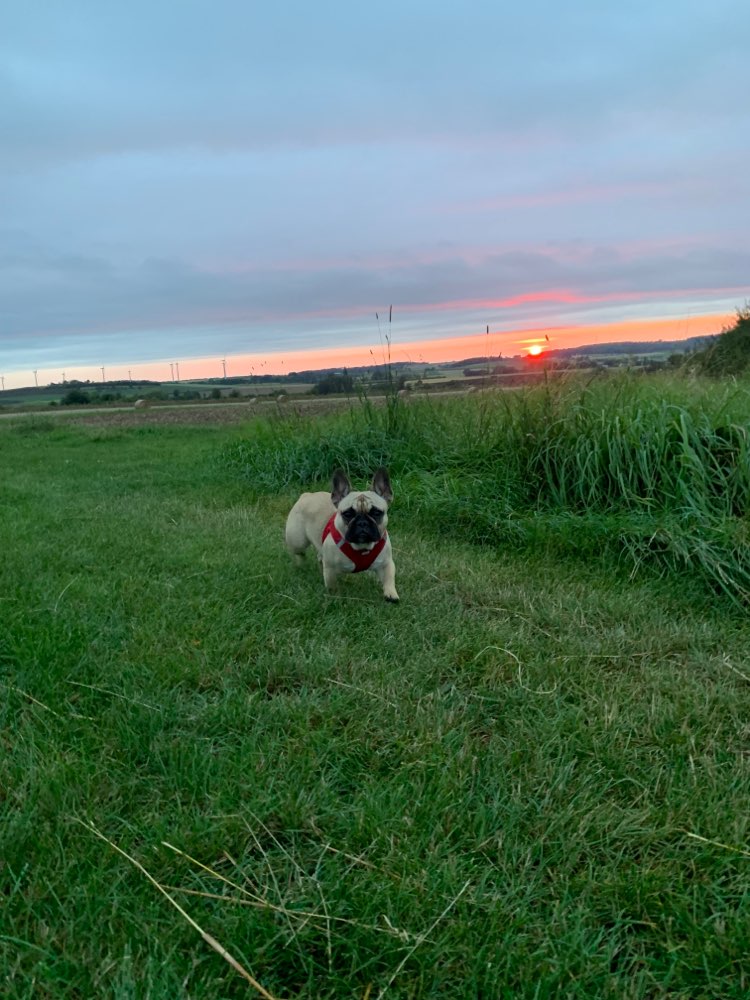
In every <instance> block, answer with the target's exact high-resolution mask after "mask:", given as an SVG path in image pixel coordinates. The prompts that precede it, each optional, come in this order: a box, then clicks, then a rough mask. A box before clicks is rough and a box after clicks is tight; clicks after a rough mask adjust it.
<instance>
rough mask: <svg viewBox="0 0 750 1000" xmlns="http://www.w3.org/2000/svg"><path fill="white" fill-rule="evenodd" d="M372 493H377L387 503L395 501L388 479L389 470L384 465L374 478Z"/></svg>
mask: <svg viewBox="0 0 750 1000" xmlns="http://www.w3.org/2000/svg"><path fill="white" fill-rule="evenodd" d="M372 492H373V493H377V495H378V496H379V497H382V498H383V499H384V500H385V502H386V503H390V502H391V500H393V490H392V489H391V481H390V479H389V478H388V470H387V469H384V468H383V467H382V465H381V467H380V468H379V469H377V470H376V471H375V475H374V476H373V477H372Z"/></svg>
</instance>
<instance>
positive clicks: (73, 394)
mask: <svg viewBox="0 0 750 1000" xmlns="http://www.w3.org/2000/svg"><path fill="white" fill-rule="evenodd" d="M90 402H91V396H90V395H89V394H88V393H87V392H86V391H85V390H84V389H68V391H67V392H66V393H65V395H64V396H63V398H62V399H61V400H60V403H61V405H62V406H83V405H85V404H86V403H90Z"/></svg>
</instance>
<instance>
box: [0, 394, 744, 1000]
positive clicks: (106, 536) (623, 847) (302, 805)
mask: <svg viewBox="0 0 750 1000" xmlns="http://www.w3.org/2000/svg"><path fill="white" fill-rule="evenodd" d="M482 405H483V404H482V403H481V401H480V403H478V404H477V406H478V407H480V409H481V406H482ZM493 405H494V404H493ZM415 410H416V411H417V412H418V410H419V408H418V407H416V408H415V407H413V408H412V409H411V411H410V412H411V413H413V412H415ZM384 412H385V413H386V417H384V419H389V418H390V419H395V420H402V419H404V417H403V414H402V413H395V414H393V413H390V414H389V411H387V410H386V411H384ZM431 412H432V411H431ZM447 413H448V411H446V414H447ZM408 419H410V420H411V419H412V418H411V417H409V418H408ZM413 419H415V420H417V418H413ZM435 419H436V418H435V417H434V414H433V420H432V423H433V425H434V420H435ZM445 419H446V421H447V420H448V416H446V418H445ZM452 419H455V420H457V421H458V420H459V417H458V415H455V414H454V417H453V418H452ZM462 419H463V418H462ZM465 419H466V421H467V424H466V434H467V436H466V438H465V439H464V446H469V445H471V441H472V438H471V437H470V436H469V435H468V432H469V430H471V427H472V426H474V425H472V424H471V420H473V419H479V418H475V417H466V418H465ZM482 419H489V418H482ZM321 426H324V427H326V428H329V429H330V427H329V425H328V424H326V423H325V422H324V424H322V425H321ZM330 426H339V427H344V426H345V425H343V424H342V425H330ZM444 426H447V424H445V425H444ZM396 430H398V429H397V428H396ZM355 432H356V427H354V426H351V427H350V429H349V430H348V431H347V433H350V434H351V438H350V442H351V447H352V448H355V445H356V443H357V442H359V444H360V445H361V443H362V442H361V439H357V438H356V434H355ZM266 433H267V434H269V435H275V436H276V438H277V441H278V448H277V451H276V456H277V461H278V463H279V466H278V468H275V467H274V469H273V470H271V471H270V472H269V473H268V475H269V480H268V482H267V484H266V485H265V486H263V488H259V486H258V484H257V483H256V484H255V485H254V487H253V490H252V491H250V490H249V489H248V485H247V481H246V480H243V479H242V478H241V477H240V476H238V475H237V466H236V465H235V464H232V463H231V462H229V461H228V458H231V457H233V456H234V457H235V458H236V456H237V454H238V453H240V452H242V453H243V454H245V457H246V458H247V454H248V441H249V440H250V439H251V436H254V437H255V439H256V440H257V441H258V442H259V448H266V445H265V443H264V442H266V438H265V437H264V436H263V435H264V434H266ZM306 433H307V434H312V433H313V432H312V431H306V430H305V428H304V425H300V426H297V425H296V424H294V422H293V421H292V420H291V419H290V418H283V419H270V420H269V422H268V423H262V422H256V423H255V424H253V425H252V427H248V428H246V429H241V430H239V431H238V430H230V429H227V428H221V429H214V428H190V429H187V428H184V429H180V428H174V427H165V428H159V427H151V426H149V427H147V428H137V429H132V430H111V431H110V430H107V429H106V428H104V429H102V428H98V429H96V430H94V429H89V428H86V427H83V426H77V427H71V426H66V427H58V426H57V425H56V424H54V423H53V422H52V421H35V422H34V423H29V424H21V423H18V424H17V425H14V426H3V427H1V428H0V463H1V464H2V469H3V475H2V479H1V480H0V546H1V550H2V553H3V558H2V560H1V561H0V620H2V623H3V628H2V631H0V684H1V685H2V687H3V696H2V701H1V702H0V718H1V719H2V722H1V723H0V725H1V727H2V728H1V732H2V741H3V752H2V754H0V858H2V869H0V871H1V875H0V878H1V879H2V883H1V886H2V892H3V908H2V923H1V924H0V967H1V968H2V982H3V990H4V995H6V996H8V997H10V998H20V997H28V998H31V997H34V998H37V997H49V998H57V997H66V998H67V997H87V998H88V997H93V996H112V997H117V998H135V997H149V998H175V997H212V998H213V997H222V998H229V997H235V996H236V997H239V996H243V997H245V996H253V995H256V994H255V993H254V991H253V989H252V988H251V987H250V986H249V985H248V984H247V983H246V982H245V981H244V980H243V979H242V978H241V977H240V976H239V975H238V974H237V973H236V972H235V971H233V970H232V969H231V968H230V966H229V965H228V964H227V963H226V962H224V961H223V960H222V958H221V957H219V956H218V955H217V954H215V952H214V951H212V950H211V949H210V948H209V947H208V946H207V945H206V944H205V942H204V941H202V940H201V938H200V937H199V935H198V934H197V933H196V931H195V930H194V929H192V928H191V927H190V926H189V925H188V924H187V922H186V921H185V920H184V919H183V917H182V916H180V914H178V913H177V912H176V910H174V909H173V908H172V907H171V906H170V904H169V903H168V901H167V900H165V899H164V898H163V896H161V895H160V894H159V892H158V891H157V890H156V889H155V887H154V886H153V885H152V884H151V883H150V882H149V881H148V880H147V879H146V877H145V876H144V875H143V874H142V873H141V872H140V871H139V870H137V869H136V868H135V867H134V866H133V865H132V864H131V863H130V862H128V861H127V860H126V859H124V858H123V857H122V856H120V855H119V854H118V853H117V852H116V851H115V850H114V849H113V848H112V847H110V846H109V845H108V844H106V843H104V842H103V841H102V840H100V839H99V838H97V837H96V836H95V835H94V833H93V832H91V830H90V829H89V828H87V827H86V826H84V825H82V823H84V824H87V823H89V824H94V826H95V827H96V829H98V830H99V831H101V833H102V834H103V835H104V836H106V837H107V838H108V839H109V840H110V841H111V842H112V843H113V844H116V845H118V846H119V847H121V848H122V849H123V850H125V851H127V852H128V853H129V854H130V855H131V856H132V857H133V858H134V859H136V860H137V861H138V862H139V863H140V864H142V865H143V866H144V867H145V868H146V869H147V870H148V871H149V872H150V873H151V875H152V876H153V877H154V878H155V879H157V880H158V881H159V882H160V883H161V884H163V885H164V886H171V887H173V888H172V889H170V890H169V891H170V892H171V893H172V895H173V897H174V898H175V899H176V900H178V901H179V903H180V905H181V906H183V907H184V908H185V910H186V911H187V912H188V913H189V914H190V915H191V917H192V918H193V919H195V920H196V921H197V922H198V923H199V924H200V925H201V927H203V928H204V929H205V931H206V932H208V933H210V934H211V935H213V937H214V938H216V939H217V940H218V941H219V942H220V943H221V945H223V946H224V947H225V948H226V949H227V950H228V951H229V952H231V953H232V955H234V956H235V958H236V959H237V960H238V961H239V962H240V963H241V964H242V965H243V966H244V967H245V968H247V969H248V970H249V971H250V972H251V973H252V975H253V976H255V977H256V979H257V980H259V981H260V983H262V984H263V986H264V987H265V988H266V989H267V990H268V991H269V992H270V993H271V994H272V995H273V996H275V997H278V998H282V997H283V998H296V997H298V998H321V1000H322V998H359V1000H362V998H364V997H365V996H369V997H371V998H374V997H377V996H380V995H384V996H386V997H388V998H404V1000H405V998H456V997H474V998H480V997H481V998H489V997H493V998H495V997H498V998H501V997H502V998H505V997H507V998H510V997H514V998H515V997H528V998H532V997H540V998H541V997H565V998H583V997H597V998H598V997H605V998H607V997H611V998H623V1000H624V998H629V1000H630V998H637V1000H641V998H643V1000H647V998H648V1000H650V998H655V997H659V998H661V997H664V998H667V997H669V998H676V997H681V998H685V1000H688V998H690V1000H699V998H706V1000H708V998H719V997H721V998H724V997H726V998H737V1000H739V998H741V997H743V998H744V997H745V996H747V994H748V989H749V987H750V983H748V972H747V961H746V960H747V954H748V947H749V946H750V873H749V871H748V864H749V863H750V859H748V857H747V855H746V854H743V853H741V852H742V851H747V850H748V840H749V838H748V825H749V818H750V773H749V771H748V759H749V758H748V753H749V751H750V746H749V745H748V727H747V719H748V711H749V710H750V680H748V678H749V677H750V666H748V662H747V659H748V658H747V649H748V648H749V643H748V639H749V638H750V636H749V635H748V631H749V629H748V624H747V618H746V614H745V613H744V612H742V611H740V610H739V609H738V608H737V606H736V604H734V603H733V602H731V601H730V600H728V599H727V598H726V597H725V596H723V595H722V593H721V592H719V593H718V594H716V595H715V596H713V597H710V595H709V597H710V599H707V592H706V588H705V584H704V582H703V581H702V580H701V579H700V578H697V577H693V576H691V575H677V574H675V573H671V572H670V573H669V574H666V575H665V576H664V577H663V578H661V579H659V578H656V577H655V576H654V575H652V574H643V575H641V576H639V577H637V578H636V579H634V580H631V579H629V578H628V572H627V570H628V567H627V566H625V565H618V564H617V563H616V562H612V561H609V557H608V556H607V555H606V553H605V555H604V556H603V557H601V558H591V559H588V560H587V559H583V558H580V556H581V555H582V554H585V553H582V552H578V553H577V556H576V558H561V557H560V554H559V552H557V551H556V550H555V549H554V546H549V545H544V544H542V545H539V546H537V547H534V546H533V545H532V544H525V545H524V546H523V547H522V548H521V549H520V550H519V549H518V547H517V546H516V545H515V544H512V543H511V542H510V541H509V540H508V538H507V537H506V539H505V541H503V540H502V538H501V537H500V536H498V539H499V540H495V541H494V542H493V543H492V544H487V542H485V543H484V544H478V542H479V541H480V539H479V538H478V537H472V536H471V535H470V533H469V532H467V530H465V528H464V527H463V526H462V524H463V522H458V525H457V526H458V530H456V531H451V530H448V529H447V528H446V526H445V525H443V526H441V527H439V528H436V527H435V524H434V522H433V516H432V515H433V512H434V510H435V509H436V507H437V499H435V508H433V507H430V506H429V505H428V504H427V502H426V499H425V497H426V496H428V492H427V491H422V492H421V493H420V491H419V489H417V490H416V493H417V499H416V500H414V499H413V498H411V497H410V490H412V488H413V487H414V484H415V483H417V482H418V480H419V476H418V475H417V473H416V471H409V470H408V469H407V468H405V467H404V468H400V469H399V468H398V467H397V468H396V472H395V473H394V476H393V480H394V486H395V489H396V501H395V504H394V507H393V511H392V518H391V523H390V525H389V528H390V529H391V534H392V538H393V544H394V552H395V558H396V564H397V569H398V586H399V592H400V594H401V598H402V601H401V604H400V605H398V606H396V607H394V606H391V605H388V604H386V603H385V602H383V601H382V598H381V596H380V593H379V589H378V587H377V584H376V582H375V580H374V579H373V578H370V577H369V576H368V577H363V578H357V579H351V580H347V581H344V583H345V584H346V585H342V587H341V591H340V593H339V595H338V596H335V597H329V596H327V595H326V594H325V593H324V591H323V587H322V582H321V580H320V574H319V571H318V569H317V567H316V566H315V565H314V564H313V562H312V561H310V563H309V564H308V565H307V566H306V567H305V568H304V569H302V570H301V571H300V570H295V569H294V567H293V566H292V565H291V562H290V561H289V560H288V559H287V558H286V553H285V552H284V551H283V544H282V537H283V522H284V517H285V514H286V511H287V509H288V507H289V504H290V502H291V501H292V499H293V498H294V496H295V493H296V490H297V488H296V486H295V485H293V484H292V483H291V481H290V483H289V485H287V486H285V487H284V488H283V489H278V488H276V489H274V488H273V482H272V480H271V478H270V477H271V475H274V476H278V475H280V474H281V473H280V471H279V470H281V472H283V470H284V469H285V468H287V465H285V464H284V463H285V462H287V463H288V469H292V470H293V468H294V465H293V462H292V459H291V458H289V455H288V454H287V456H286V458H284V453H285V452H287V451H288V449H289V448H290V447H291V445H290V444H289V442H291V441H293V440H296V438H297V437H299V435H304V434H306ZM341 433H342V434H343V433H344V431H343V430H342V431H341ZM398 433H399V434H402V433H405V432H403V431H402V430H398ZM460 433H464V432H463V431H460V430H457V431H456V434H457V435H458V434H460ZM295 436H296V437H295ZM435 436H436V437H439V435H437V434H436V435H435ZM426 437H427V435H426V434H424V433H423V435H422V438H423V439H425V438H426ZM368 440H370V439H368ZM342 442H343V443H342ZM334 444H335V447H333V448H332V451H331V453H330V455H329V454H328V453H327V454H326V456H324V457H325V458H326V460H328V458H336V457H342V456H340V455H339V454H338V453H337V452H336V448H339V447H341V448H343V447H344V446H345V440H344V439H343V438H340V437H336V438H335V441H334ZM454 444H455V442H446V443H445V444H444V454H448V453H449V451H450V449H451V448H453V447H454ZM357 446H358V445H357ZM390 447H391V445H390V444H389V439H388V436H387V435H386V436H385V437H384V438H381V439H379V440H375V439H374V438H372V439H371V440H370V443H369V444H368V448H370V451H368V452H363V451H357V450H352V451H350V452H349V453H348V455H347V454H344V455H343V457H344V458H348V459H349V461H348V462H347V464H348V465H349V466H350V467H351V468H352V471H353V472H355V473H357V474H358V473H359V472H360V468H359V463H361V464H362V465H363V466H365V465H367V466H368V467H369V464H370V462H371V461H372V460H374V459H375V458H377V457H378V456H381V457H389V456H388V455H387V454H386V453H387V452H388V449H389V448H390ZM435 447H436V446H435ZM477 453H478V451H477ZM258 454H260V452H259V453H258ZM264 454H266V455H272V450H271V449H270V446H269V447H267V448H266V450H265V452H264ZM295 455H297V456H298V458H299V461H300V462H302V463H303V464H302V465H301V466H300V469H299V473H300V475H305V476H308V475H309V476H310V477H311V480H312V479H315V478H316V477H317V476H318V475H322V474H323V470H322V469H320V470H319V469H317V467H316V466H314V462H315V461H316V460H318V459H319V458H320V455H318V454H317V453H310V452H306V451H305V449H302V451H301V452H300V453H297V452H295ZM306 455H309V456H310V457H309V459H308V458H306V457H305V456H306ZM425 455H427V452H426V451H425ZM428 457H429V456H428ZM296 460H297V459H295V461H296ZM306 462H307V463H308V464H307V465H306V464H304V463H306ZM259 468H260V464H259ZM245 470H246V467H245ZM421 474H422V475H425V476H432V477H435V476H436V472H435V470H429V469H423V470H422V473H421ZM452 474H455V475H458V474H457V473H455V470H454V473H452ZM483 474H484V472H483V471H477V472H476V476H477V478H478V479H479V478H481V475H483ZM462 476H463V477H464V478H463V481H464V482H467V481H469V475H468V473H467V472H466V471H465V470H464V471H463V472H462ZM306 485H307V484H306ZM433 492H434V490H433ZM430 495H431V494H430ZM690 834H695V835H697V836H699V837H702V838H705V839H704V840H697V839H695V838H694V837H691V836H690ZM165 841H166V842H168V843H169V844H171V845H173V846H174V847H176V848H178V849H179V850H180V851H182V852H184V853H183V854H176V853H175V852H174V851H172V850H170V849H169V848H167V847H165V846H164V842H165ZM722 845H726V846H722ZM184 855H189V856H190V858H193V859H195V861H191V860H189V859H188V858H187V857H185V856H184ZM196 862H200V863H201V864H202V865H205V866H207V867H208V868H210V869H212V871H214V872H216V873H218V874H220V875H221V876H223V878H224V879H227V880H229V881H231V882H232V883H234V884H235V887H230V886H229V885H228V884H227V882H225V881H221V880H220V879H219V878H217V877H216V876H215V875H213V874H211V873H209V872H208V871H206V870H205V869H204V868H201V867H200V866H199V865H198V864H197V863H196ZM193 893H205V894H211V895H194V894H193ZM248 893H251V894H253V895H252V897H251V896H249V895H247V894H248ZM259 898H260V899H262V900H265V901H266V903H267V904H269V906H272V907H274V908H275V909H270V908H269V907H266V908H265V909H263V908H257V907H254V906H248V905H242V904H243V902H244V903H247V902H249V901H252V899H255V900H257V899H259ZM303 912H304V913H306V914H313V916H302V915H301V914H302V913H303Z"/></svg>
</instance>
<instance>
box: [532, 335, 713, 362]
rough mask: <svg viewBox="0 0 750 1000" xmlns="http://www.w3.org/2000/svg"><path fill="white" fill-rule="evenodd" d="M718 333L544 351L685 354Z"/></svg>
mask: <svg viewBox="0 0 750 1000" xmlns="http://www.w3.org/2000/svg"><path fill="white" fill-rule="evenodd" d="M717 336H718V334H709V335H708V336H705V337H688V338H687V340H622V341H615V342H614V343H612V344H582V345H581V346H580V347H557V348H550V349H549V350H547V351H545V352H544V353H545V354H547V355H550V356H551V357H561V358H570V357H575V356H578V355H582V354H586V355H595V354H637V355H639V356H642V355H644V354H663V353H665V352H666V353H669V354H685V353H688V352H690V351H699V350H702V349H703V348H705V347H707V346H708V345H709V344H710V343H711V341H712V340H715V339H716V337H717Z"/></svg>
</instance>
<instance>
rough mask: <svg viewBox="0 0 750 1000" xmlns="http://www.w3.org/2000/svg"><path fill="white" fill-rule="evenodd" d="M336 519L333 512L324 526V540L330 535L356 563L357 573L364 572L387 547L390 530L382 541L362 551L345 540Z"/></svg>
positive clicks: (355, 570) (349, 558)
mask: <svg viewBox="0 0 750 1000" xmlns="http://www.w3.org/2000/svg"><path fill="white" fill-rule="evenodd" d="M335 520H336V515H335V514H332V515H331V518H330V520H329V521H328V523H327V524H326V526H325V528H323V541H325V540H326V538H327V537H328V536H329V535H330V536H331V538H332V539H333V540H334V542H335V543H336V545H337V546H338V547H339V549H341V551H342V552H343V553H344V555H345V556H346V558H347V559H348V560H349V561H350V562H353V563H354V572H355V573H362V572H363V571H364V570H366V569H369V568H370V566H372V564H373V563H374V562H375V560H376V559H377V558H378V556H379V555H380V553H381V552H382V551H383V549H384V548H385V540H386V538H387V537H388V532H387V531H386V532H385V533H384V534H383V537H382V538H381V539H380V541H378V542H376V543H375V544H374V545H373V547H372V548H371V549H368V551H367V552H360V551H359V549H355V548H353V546H352V545H351V544H350V543H349V542H347V541H345V539H344V536H343V535H342V534H341V532H340V531H339V530H338V528H337V527H336V525H335V524H334V523H333V522H334V521H335Z"/></svg>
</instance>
